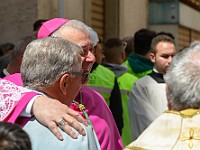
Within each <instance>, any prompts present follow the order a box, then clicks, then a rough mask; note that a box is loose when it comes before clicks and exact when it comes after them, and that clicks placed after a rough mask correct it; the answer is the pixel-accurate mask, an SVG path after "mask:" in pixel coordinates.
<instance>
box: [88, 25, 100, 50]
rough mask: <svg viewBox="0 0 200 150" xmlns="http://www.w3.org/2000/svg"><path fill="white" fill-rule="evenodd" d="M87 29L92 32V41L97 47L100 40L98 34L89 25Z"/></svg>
mask: <svg viewBox="0 0 200 150" xmlns="http://www.w3.org/2000/svg"><path fill="white" fill-rule="evenodd" d="M87 29H88V32H89V34H90V40H91V43H92V45H93V46H94V47H95V46H96V45H97V43H98V42H99V38H98V35H97V33H96V32H95V31H94V30H93V29H92V28H91V27H87Z"/></svg>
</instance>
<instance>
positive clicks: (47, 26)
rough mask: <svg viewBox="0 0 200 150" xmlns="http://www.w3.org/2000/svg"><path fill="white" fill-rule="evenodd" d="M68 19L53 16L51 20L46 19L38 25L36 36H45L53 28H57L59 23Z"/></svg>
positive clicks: (49, 33)
mask: <svg viewBox="0 0 200 150" xmlns="http://www.w3.org/2000/svg"><path fill="white" fill-rule="evenodd" d="M68 21H69V20H68V19H65V18H54V19H51V20H48V21H46V22H44V23H43V24H42V26H41V27H40V29H39V31H38V34H37V38H38V39H40V38H45V37H48V36H49V35H51V34H52V33H53V32H54V31H55V30H57V29H58V28H59V27H60V26H61V25H63V24H64V23H66V22H68Z"/></svg>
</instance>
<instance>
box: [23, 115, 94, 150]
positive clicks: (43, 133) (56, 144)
mask: <svg viewBox="0 0 200 150" xmlns="http://www.w3.org/2000/svg"><path fill="white" fill-rule="evenodd" d="M81 126H83V128H84V129H85V131H86V135H85V136H82V135H80V134H79V133H78V132H77V131H76V130H75V129H74V128H72V130H73V131H74V132H75V133H76V135H78V138H77V139H73V138H71V137H70V136H69V135H67V134H66V133H64V132H63V131H62V130H61V129H59V130H60V133H61V134H62V136H63V138H64V140H63V141H60V140H58V139H57V138H56V137H55V136H54V135H53V134H52V133H51V131H50V130H49V129H48V128H46V127H45V126H43V125H42V124H40V123H39V122H38V121H37V120H36V119H35V118H32V119H31V120H30V121H28V122H27V123H26V125H25V126H24V127H23V129H24V130H25V131H26V132H27V133H28V135H29V137H30V139H31V142H32V147H33V150H41V149H78V148H80V149H81V148H85V149H89V148H90V147H93V146H94V147H96V146H95V143H94V140H93V141H92V142H91V141H90V140H92V138H93V139H94V137H92V135H93V131H92V128H91V127H90V126H87V127H86V126H84V125H83V124H81ZM41 144H42V147H41Z"/></svg>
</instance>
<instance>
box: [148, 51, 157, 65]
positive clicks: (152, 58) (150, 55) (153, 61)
mask: <svg viewBox="0 0 200 150" xmlns="http://www.w3.org/2000/svg"><path fill="white" fill-rule="evenodd" d="M155 55H156V54H154V53H152V52H150V53H149V58H150V60H151V62H152V63H155V61H156V57H155Z"/></svg>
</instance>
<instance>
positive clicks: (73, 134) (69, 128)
mask: <svg viewBox="0 0 200 150" xmlns="http://www.w3.org/2000/svg"><path fill="white" fill-rule="evenodd" d="M60 128H61V129H62V130H63V131H64V132H65V133H67V134H68V135H69V136H71V137H72V138H74V139H77V138H78V137H77V135H76V133H75V132H74V131H73V130H72V128H71V126H69V125H68V124H67V123H65V125H63V126H60Z"/></svg>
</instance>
